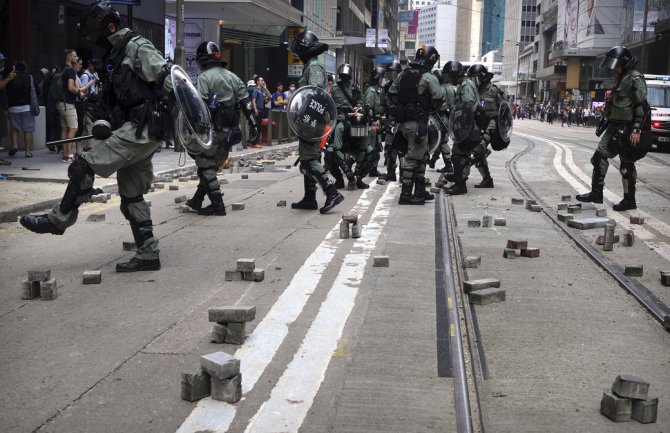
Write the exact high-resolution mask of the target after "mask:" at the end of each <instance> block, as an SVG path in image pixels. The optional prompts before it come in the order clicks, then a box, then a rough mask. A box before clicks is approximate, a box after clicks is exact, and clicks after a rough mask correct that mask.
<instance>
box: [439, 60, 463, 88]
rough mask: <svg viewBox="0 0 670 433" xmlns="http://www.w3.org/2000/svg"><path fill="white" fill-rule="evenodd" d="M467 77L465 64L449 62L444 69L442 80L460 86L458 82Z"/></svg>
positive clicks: (454, 61)
mask: <svg viewBox="0 0 670 433" xmlns="http://www.w3.org/2000/svg"><path fill="white" fill-rule="evenodd" d="M463 75H465V68H464V67H463V64H462V63H461V62H459V61H456V60H449V61H448V62H447V63H446V64H445V65H444V68H442V79H443V80H445V82H449V83H451V84H458V80H459V79H460V78H461V77H462V76H463Z"/></svg>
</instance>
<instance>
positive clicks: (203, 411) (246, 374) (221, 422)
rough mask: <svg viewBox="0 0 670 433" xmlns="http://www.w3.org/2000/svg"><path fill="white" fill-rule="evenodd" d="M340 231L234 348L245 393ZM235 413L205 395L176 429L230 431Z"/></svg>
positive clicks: (366, 201)
mask: <svg viewBox="0 0 670 433" xmlns="http://www.w3.org/2000/svg"><path fill="white" fill-rule="evenodd" d="M376 187H377V184H376V183H375V184H372V185H370V189H366V190H365V191H363V193H362V194H361V197H360V198H359V199H358V201H357V202H356V206H355V207H354V209H353V211H354V212H356V213H358V214H359V215H362V214H364V213H365V212H366V211H367V210H368V208H369V207H370V205H371V204H372V201H371V199H370V195H371V193H372V191H374V190H375V189H376ZM339 233H340V224H339V222H338V223H337V224H336V225H335V227H333V229H332V230H331V231H330V232H329V233H328V234H327V235H326V238H325V239H324V240H323V241H322V242H321V243H320V244H319V246H318V247H316V249H315V250H314V251H313V252H312V254H311V255H310V256H309V257H308V258H307V260H305V263H304V264H303V265H302V266H301V267H300V269H298V271H297V272H296V274H295V275H294V276H293V279H292V280H291V282H290V283H289V285H288V286H287V287H286V290H284V292H283V293H282V294H281V296H280V297H279V299H277V302H275V304H274V305H273V306H272V308H271V309H270V311H269V312H268V314H267V315H266V316H265V317H264V318H263V320H262V321H261V322H260V323H259V324H258V326H256V328H255V329H254V332H253V333H252V334H251V335H249V336H248V338H247V339H246V341H245V342H244V346H243V347H241V348H239V349H238V350H237V351H236V352H235V355H234V356H235V357H236V358H238V359H239V360H240V369H241V373H242V393H243V394H246V393H248V392H249V391H251V390H252V389H253V387H254V385H255V384H256V382H257V381H258V378H259V377H260V376H261V374H263V371H265V368H266V367H267V366H268V365H269V364H270V362H271V361H272V358H274V356H275V353H276V352H277V350H278V349H279V346H280V345H281V344H282V342H283V341H284V338H286V335H287V334H288V327H289V325H291V324H292V323H293V322H294V321H295V320H296V319H297V318H298V316H299V315H300V313H301V312H302V310H303V308H304V307H305V305H306V304H307V301H308V300H309V297H310V296H311V295H312V293H314V289H315V288H316V286H317V285H318V284H319V281H320V280H321V276H322V275H323V272H324V271H325V270H326V268H327V267H328V264H329V263H330V262H331V260H332V259H333V256H334V255H335V251H336V250H337V248H338V246H339V245H340V243H341V239H340V238H339ZM235 413H236V409H235V406H232V405H230V404H228V403H225V402H222V401H216V400H212V399H211V398H204V399H202V400H200V401H199V402H198V404H197V406H196V407H195V409H193V411H192V412H191V414H190V415H189V416H188V418H186V419H185V420H184V422H183V423H182V425H181V426H180V427H179V429H178V430H177V433H195V432H198V431H208V432H212V433H224V432H227V431H228V428H229V427H230V424H231V423H232V421H233V419H234V418H235Z"/></svg>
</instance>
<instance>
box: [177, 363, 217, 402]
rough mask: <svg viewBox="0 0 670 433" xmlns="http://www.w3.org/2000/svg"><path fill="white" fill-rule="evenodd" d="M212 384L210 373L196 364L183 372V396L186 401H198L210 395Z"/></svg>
mask: <svg viewBox="0 0 670 433" xmlns="http://www.w3.org/2000/svg"><path fill="white" fill-rule="evenodd" d="M210 384H211V380H210V377H209V374H207V373H206V372H204V371H203V370H202V367H201V366H200V365H197V364H196V365H194V366H193V367H191V368H189V369H188V370H186V371H183V372H182V373H181V398H182V399H184V400H186V401H197V400H200V399H201V398H205V397H209V395H210V392H211V391H210V390H211V385H210Z"/></svg>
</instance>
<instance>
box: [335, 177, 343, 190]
mask: <svg viewBox="0 0 670 433" xmlns="http://www.w3.org/2000/svg"><path fill="white" fill-rule="evenodd" d="M335 188H337V189H341V188H344V177H342V176H340V177H336V178H335Z"/></svg>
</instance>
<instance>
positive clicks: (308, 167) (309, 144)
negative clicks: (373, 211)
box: [287, 30, 344, 214]
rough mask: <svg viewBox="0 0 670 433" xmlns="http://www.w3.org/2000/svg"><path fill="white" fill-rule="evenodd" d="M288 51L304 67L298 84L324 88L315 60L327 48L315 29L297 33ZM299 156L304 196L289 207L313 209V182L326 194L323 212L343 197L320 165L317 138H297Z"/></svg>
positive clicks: (314, 197)
mask: <svg viewBox="0 0 670 433" xmlns="http://www.w3.org/2000/svg"><path fill="white" fill-rule="evenodd" d="M287 49H288V50H289V51H291V52H294V53H295V54H297V55H298V57H300V60H301V61H302V62H303V64H304V67H303V70H302V76H301V77H300V81H298V86H299V87H303V86H317V87H320V88H322V89H325V87H326V86H327V79H326V71H325V70H324V68H323V66H322V65H321V64H320V63H319V61H318V56H319V55H320V54H322V53H324V52H326V51H328V44H324V43H322V42H319V38H317V37H316V35H315V34H314V33H312V32H311V31H309V30H307V31H304V32H300V33H298V34H297V35H296V36H295V37H294V38H293V39H292V40H291V42H290V43H289V45H288V48H287ZM298 158H299V160H300V171H301V172H302V173H303V187H304V195H303V198H302V199H301V200H300V201H298V202H296V203H291V208H292V209H307V210H316V209H317V207H318V204H317V202H316V188H317V187H316V185H317V184H318V185H319V186H320V187H321V189H323V191H324V192H325V194H326V202H325V204H324V205H323V207H322V208H321V209H319V211H320V212H321V213H322V214H324V213H326V212H328V211H329V210H331V209H332V208H334V207H335V206H337V205H338V204H340V203H342V201H344V197H343V196H342V194H340V193H339V192H338V191H337V188H335V184H334V183H333V180H332V179H331V178H330V176H328V174H327V173H326V171H325V170H324V168H323V166H322V165H321V149H320V148H319V141H308V140H305V139H304V138H300V139H299V144H298Z"/></svg>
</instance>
